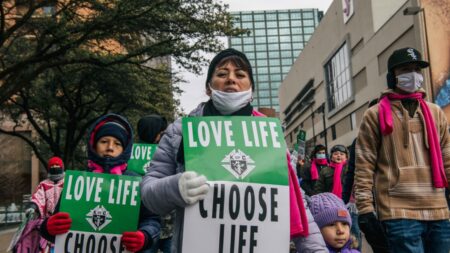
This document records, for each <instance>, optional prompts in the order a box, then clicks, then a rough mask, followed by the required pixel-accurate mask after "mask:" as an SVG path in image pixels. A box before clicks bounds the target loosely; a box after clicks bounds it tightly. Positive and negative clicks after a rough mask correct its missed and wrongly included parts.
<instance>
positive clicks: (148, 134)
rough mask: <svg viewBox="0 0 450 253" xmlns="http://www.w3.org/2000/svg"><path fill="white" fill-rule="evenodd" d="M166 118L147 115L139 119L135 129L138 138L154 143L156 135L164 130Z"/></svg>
mask: <svg viewBox="0 0 450 253" xmlns="http://www.w3.org/2000/svg"><path fill="white" fill-rule="evenodd" d="M166 128H167V120H166V119H165V118H164V117H161V116H159V115H148V116H145V117H142V118H141V119H139V121H138V124H137V131H138V136H139V140H140V141H142V142H145V143H151V144H156V141H155V139H156V136H158V134H159V133H161V132H162V131H164V130H166Z"/></svg>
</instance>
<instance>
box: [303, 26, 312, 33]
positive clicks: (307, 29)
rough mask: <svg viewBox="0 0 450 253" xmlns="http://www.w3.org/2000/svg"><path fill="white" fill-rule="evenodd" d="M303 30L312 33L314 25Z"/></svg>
mask: <svg viewBox="0 0 450 253" xmlns="http://www.w3.org/2000/svg"><path fill="white" fill-rule="evenodd" d="M303 31H304V32H305V33H309V34H312V33H313V32H314V27H303Z"/></svg>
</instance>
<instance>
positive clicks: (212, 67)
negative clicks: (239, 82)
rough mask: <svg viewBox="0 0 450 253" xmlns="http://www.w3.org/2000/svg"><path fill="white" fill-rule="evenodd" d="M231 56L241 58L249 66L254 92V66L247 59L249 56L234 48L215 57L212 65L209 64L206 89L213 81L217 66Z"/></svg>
mask: <svg viewBox="0 0 450 253" xmlns="http://www.w3.org/2000/svg"><path fill="white" fill-rule="evenodd" d="M230 56H236V57H239V58H240V59H241V60H242V61H243V62H244V63H245V64H246V65H247V66H248V75H249V78H250V82H251V83H252V89H253V90H254V89H255V82H254V81H253V71H252V65H251V64H250V61H249V60H248V59H247V56H246V55H245V54H244V53H242V52H240V51H237V50H236V49H234V48H228V49H225V50H222V51H221V52H220V53H218V54H217V55H216V56H214V58H213V59H212V61H211V63H210V64H209V68H208V76H207V77H206V87H208V83H209V82H210V81H211V78H212V75H213V73H214V71H215V70H216V67H217V64H219V63H220V62H221V61H222V60H223V59H224V58H227V57H230Z"/></svg>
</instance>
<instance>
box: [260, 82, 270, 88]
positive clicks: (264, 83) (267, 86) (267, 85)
mask: <svg viewBox="0 0 450 253" xmlns="http://www.w3.org/2000/svg"><path fill="white" fill-rule="evenodd" d="M258 88H260V89H269V83H266V82H260V83H258Z"/></svg>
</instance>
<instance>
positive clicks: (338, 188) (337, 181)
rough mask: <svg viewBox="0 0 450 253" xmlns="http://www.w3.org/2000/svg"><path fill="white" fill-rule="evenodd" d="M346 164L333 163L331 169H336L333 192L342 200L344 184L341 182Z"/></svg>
mask: <svg viewBox="0 0 450 253" xmlns="http://www.w3.org/2000/svg"><path fill="white" fill-rule="evenodd" d="M344 164H345V162H341V163H335V162H331V163H330V167H331V168H333V169H334V174H333V189H331V192H332V193H333V194H334V195H336V196H338V197H339V198H340V199H342V182H341V173H342V168H343V167H344Z"/></svg>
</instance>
